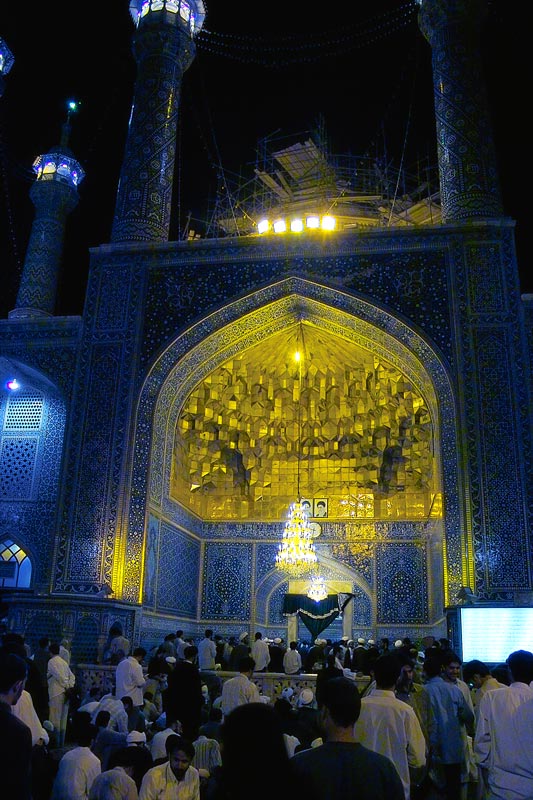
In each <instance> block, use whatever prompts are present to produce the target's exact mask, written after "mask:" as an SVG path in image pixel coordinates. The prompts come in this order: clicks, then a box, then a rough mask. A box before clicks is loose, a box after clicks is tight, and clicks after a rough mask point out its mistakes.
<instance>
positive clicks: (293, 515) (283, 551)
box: [276, 497, 317, 575]
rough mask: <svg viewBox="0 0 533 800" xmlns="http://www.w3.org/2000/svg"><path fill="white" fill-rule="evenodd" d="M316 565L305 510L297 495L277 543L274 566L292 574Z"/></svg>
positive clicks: (309, 569) (302, 571) (300, 572)
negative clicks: (281, 537)
mask: <svg viewBox="0 0 533 800" xmlns="http://www.w3.org/2000/svg"><path fill="white" fill-rule="evenodd" d="M316 565H317V557H316V552H315V546H314V544H313V535H312V532H311V528H310V527H309V521H308V519H307V512H306V511H305V510H304V508H303V506H302V502H301V498H300V497H299V498H298V500H297V501H296V502H295V503H291V506H290V508H289V517H288V519H287V522H286V523H285V529H284V531H283V541H282V542H281V544H280V545H279V548H278V554H277V556H276V566H278V567H279V568H280V569H282V570H283V571H284V572H288V573H290V574H292V575H301V574H302V573H304V572H308V571H311V570H312V569H314V568H315V567H316Z"/></svg>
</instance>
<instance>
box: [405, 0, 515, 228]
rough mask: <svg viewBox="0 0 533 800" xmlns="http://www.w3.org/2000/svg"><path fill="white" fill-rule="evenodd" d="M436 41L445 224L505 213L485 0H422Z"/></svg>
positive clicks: (425, 24) (425, 28) (424, 25)
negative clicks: (486, 61) (484, 42)
mask: <svg viewBox="0 0 533 800" xmlns="http://www.w3.org/2000/svg"><path fill="white" fill-rule="evenodd" d="M417 2H418V4H419V6H420V11H419V16H418V22H419V26H420V30H421V31H422V33H423V34H424V36H425V37H426V39H427V40H428V42H429V44H430V45H431V53H432V66H433V91H434V100H435V118H436V125H437V145H438V159H439V174H440V193H441V206H442V216H443V220H444V222H461V221H466V220H471V221H472V220H476V219H491V218H492V219H494V218H495V217H501V216H503V210H502V202H501V196H500V186H499V178H498V169H497V162H496V153H495V148H494V140H493V136H492V124H491V120H490V115H489V108H488V103H487V93H486V87H485V82H484V78H483V68H482V58H481V49H480V30H481V23H482V21H483V18H484V15H485V12H486V0H417Z"/></svg>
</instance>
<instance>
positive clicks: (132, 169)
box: [111, 0, 205, 242]
mask: <svg viewBox="0 0 533 800" xmlns="http://www.w3.org/2000/svg"><path fill="white" fill-rule="evenodd" d="M130 11H131V15H132V17H133V20H134V22H135V24H136V25H137V32H136V34H135V37H134V43H133V50H134V55H135V59H136V61H137V80H136V84H135V92H134V100H133V106H132V112H131V118H130V126H129V131H128V137H127V142H126V152H125V155H124V160H123V162H122V171H121V173H120V181H119V187H118V194H117V202H116V206H115V217H114V221H113V228H112V232H111V241H112V242H130V241H132V242H166V241H168V237H169V228H170V212H171V202H172V183H173V177H174V161H175V155H176V130H177V124H178V111H179V101H180V93H181V81H182V78H183V73H184V72H185V70H186V69H187V68H188V67H189V66H190V65H191V63H192V61H193V59H194V55H195V52H196V48H195V45H194V42H193V38H194V36H195V35H196V34H198V33H199V31H200V30H201V27H202V24H203V21H204V17H205V13H204V6H203V2H202V0H131V2H130Z"/></svg>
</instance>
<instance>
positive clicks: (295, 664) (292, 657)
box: [283, 642, 302, 675]
mask: <svg viewBox="0 0 533 800" xmlns="http://www.w3.org/2000/svg"><path fill="white" fill-rule="evenodd" d="M297 646H298V643H297V642H290V644H289V649H288V650H286V651H285V653H284V655H283V670H284V672H285V673H286V674H287V675H298V673H299V672H301V670H302V657H301V655H300V653H299V652H298V650H297V649H296V648H297Z"/></svg>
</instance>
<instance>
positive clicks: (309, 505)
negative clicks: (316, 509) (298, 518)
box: [301, 497, 313, 517]
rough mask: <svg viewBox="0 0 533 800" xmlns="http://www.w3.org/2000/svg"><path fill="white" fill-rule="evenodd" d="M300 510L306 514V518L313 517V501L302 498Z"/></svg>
mask: <svg viewBox="0 0 533 800" xmlns="http://www.w3.org/2000/svg"><path fill="white" fill-rule="evenodd" d="M301 502H302V509H303V510H304V511H305V512H306V513H307V516H308V517H312V516H313V501H312V500H310V499H309V498H308V497H302V501H301Z"/></svg>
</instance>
